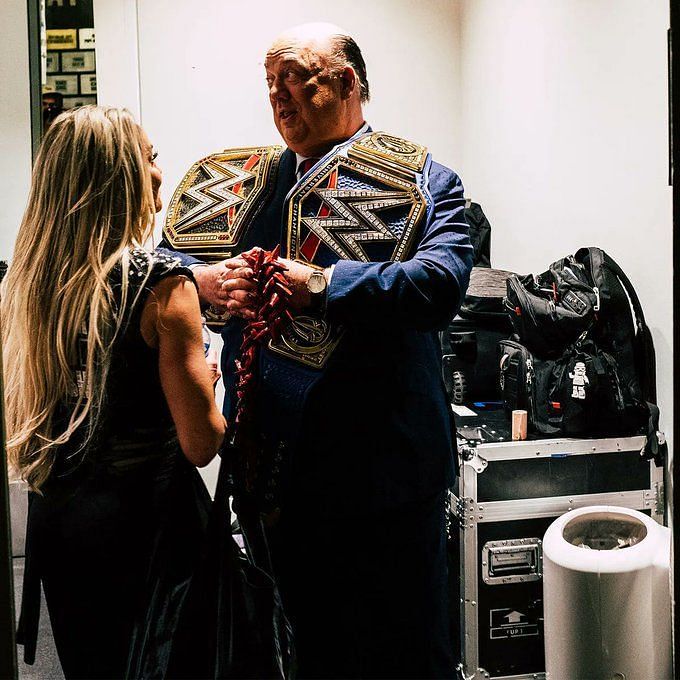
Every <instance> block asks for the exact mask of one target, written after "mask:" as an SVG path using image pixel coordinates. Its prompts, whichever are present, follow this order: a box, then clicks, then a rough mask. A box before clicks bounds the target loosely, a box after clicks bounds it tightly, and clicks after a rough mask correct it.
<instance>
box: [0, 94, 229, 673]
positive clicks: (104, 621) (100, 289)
mask: <svg viewBox="0 0 680 680" xmlns="http://www.w3.org/2000/svg"><path fill="white" fill-rule="evenodd" d="M155 157H156V154H155V153H154V152H153V149H152V146H151V144H150V142H149V140H148V138H147V136H146V135H145V133H144V132H143V130H142V129H141V128H140V127H139V126H138V125H137V124H136V123H135V122H134V120H133V118H132V117H131V115H130V114H129V113H128V112H126V111H125V110H120V109H114V108H104V107H94V106H85V107H82V108H79V109H75V110H72V111H69V112H66V113H64V114H62V115H61V116H59V117H58V118H57V119H56V120H55V121H54V123H53V124H52V125H51V126H50V128H49V130H48V131H47V133H46V135H45V138H44V140H43V143H42V146H41V149H40V152H39V154H38V156H37V158H36V162H35V168H34V172H33V179H32V186H31V191H30V196H29V200H28V207H27V210H26V214H25V215H24V218H23V221H22V224H21V228H20V231H19V235H18V238H17V242H16V247H15V251H14V258H13V261H12V264H11V266H10V269H9V272H8V274H7V277H6V279H5V282H4V284H3V289H2V303H1V317H2V340H3V355H4V378H5V405H6V418H7V436H8V441H7V447H8V455H9V459H10V464H11V465H12V467H13V468H14V470H15V472H16V473H17V474H18V475H20V476H21V477H22V478H23V479H25V480H26V481H27V482H28V484H29V485H30V489H31V491H32V494H31V501H30V509H29V521H28V535H27V561H26V573H25V586H24V601H23V603H22V616H21V622H20V630H19V638H20V640H21V641H22V642H23V644H24V645H25V649H24V653H25V657H26V660H27V661H28V662H29V663H30V662H32V659H33V657H34V654H35V636H36V631H37V623H38V620H37V615H38V608H39V597H40V582H41V581H42V584H43V588H44V592H45V597H46V600H47V606H48V610H49V614H50V620H51V623H52V629H53V632H54V639H55V643H56V647H57V651H58V654H59V658H60V661H61V664H62V667H63V670H64V674H65V675H66V677H67V678H120V677H122V676H123V675H124V674H125V669H126V664H127V657H128V650H129V646H130V637H131V634H132V631H133V627H134V625H135V622H136V621H137V622H138V621H139V619H140V617H141V616H142V615H143V613H144V612H147V611H151V612H152V613H151V615H152V616H156V615H160V612H162V614H163V616H165V617H167V618H166V619H164V621H165V622H166V624H167V625H168V626H171V624H172V621H173V612H174V611H176V610H177V608H178V607H179V603H180V601H181V596H182V593H183V588H184V586H185V585H186V582H187V579H188V578H189V575H190V573H191V569H192V565H193V563H194V560H195V555H196V553H197V550H198V543H199V541H200V538H201V533H202V531H203V527H204V521H205V516H206V512H207V508H208V505H209V498H208V497H207V493H206V491H205V487H204V486H203V484H202V482H201V480H200V478H199V476H198V473H197V470H196V468H195V466H202V465H206V464H207V463H208V462H209V461H210V460H211V459H212V458H213V457H214V455H215V453H216V451H217V449H218V447H219V445H220V443H221V441H222V439H223V436H224V431H225V422H224V419H223V417H222V415H221V414H220V413H219V411H218V409H217V408H216V406H215V401H214V395H213V386H212V377H211V374H210V371H209V369H208V367H207V365H206V362H205V359H204V354H203V344H202V336H201V321H200V313H199V303H198V295H197V290H196V286H195V284H194V281H193V277H192V274H191V272H190V271H189V270H187V269H185V268H184V267H182V266H180V265H179V264H178V263H177V262H176V261H175V260H173V259H172V258H170V257H167V256H163V255H159V254H157V253H152V252H150V251H147V250H144V249H143V247H142V244H144V243H145V242H146V241H147V239H148V237H149V236H150V234H151V232H152V229H153V223H154V213H155V211H157V210H158V209H159V208H160V207H161V203H160V198H159V187H160V182H161V173H160V170H159V169H158V167H157V166H156V164H155V160H154V159H155ZM152 564H153V565H155V566H154V567H153V569H154V570H155V571H153V572H151V573H150V572H149V569H150V566H151V565H152ZM149 577H151V581H150V582H149V581H148V579H149ZM149 583H150V586H151V589H149ZM154 611H155V613H154ZM167 633H168V637H169V636H170V633H171V631H170V630H168V631H167ZM162 642H163V641H159V654H161V653H162V652H161V649H162Z"/></svg>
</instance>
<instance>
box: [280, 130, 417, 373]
mask: <svg viewBox="0 0 680 680" xmlns="http://www.w3.org/2000/svg"><path fill="white" fill-rule="evenodd" d="M429 162H430V156H429V154H428V153H427V149H426V148H425V147H423V146H420V145H419V144H414V143H412V142H408V141H406V140H404V139H401V138H399V137H394V136H392V135H388V134H386V133H384V132H372V133H369V134H368V135H365V136H363V137H360V138H359V139H357V140H354V141H351V142H347V143H345V144H344V145H341V146H339V147H336V148H335V149H333V150H332V151H331V152H330V153H329V154H328V155H326V156H325V157H324V158H322V159H321V160H320V161H319V162H318V163H317V164H316V165H315V166H314V167H313V168H312V169H311V170H310V171H309V172H308V173H307V174H306V175H305V176H304V177H303V178H302V180H301V181H300V182H299V183H298V184H297V185H296V186H295V187H294V189H293V191H292V192H291V193H290V194H289V196H288V198H287V203H286V208H285V209H286V211H287V224H288V233H287V243H286V246H287V256H288V257H289V258H290V259H294V260H297V261H298V262H302V263H304V264H306V265H309V266H312V267H318V268H320V269H323V268H326V267H329V266H331V265H332V264H334V263H336V262H337V261H338V260H355V261H358V262H387V261H402V260H405V259H407V258H408V257H410V255H411V253H412V250H413V244H414V241H415V239H416V237H417V235H418V233H419V227H420V225H421V223H422V221H423V220H424V219H425V217H426V214H427V210H428V201H430V199H429V194H428V192H427V190H426V187H425V182H426V178H425V175H424V174H423V173H424V171H425V169H426V168H427V167H429ZM342 333H343V329H342V327H341V326H339V325H337V324H331V323H330V322H329V321H328V320H327V319H325V318H324V317H323V315H321V314H312V313H308V312H305V313H304V314H299V315H297V316H295V317H294V319H293V321H292V322H291V323H290V324H289V325H288V326H287V328H286V330H285V331H284V332H283V333H282V334H281V336H280V337H279V338H278V339H277V340H275V341H274V340H272V341H270V342H269V349H270V350H271V351H272V352H275V353H276V354H278V355H283V356H285V357H288V358H289V359H292V360H294V361H296V362H299V363H301V364H304V365H306V366H309V367H312V368H316V369H320V368H322V367H323V366H324V365H325V364H326V362H327V361H328V358H329V356H330V355H331V353H332V352H333V350H334V349H335V347H336V346H337V345H338V343H339V342H340V338H341V337H342Z"/></svg>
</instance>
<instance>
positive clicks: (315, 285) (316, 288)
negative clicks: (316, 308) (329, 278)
mask: <svg viewBox="0 0 680 680" xmlns="http://www.w3.org/2000/svg"><path fill="white" fill-rule="evenodd" d="M307 289H308V290H309V292H310V293H311V294H312V295H319V294H320V293H323V292H324V291H325V290H326V277H325V276H324V275H323V274H322V273H321V272H314V273H313V274H312V275H311V276H310V277H309V279H307Z"/></svg>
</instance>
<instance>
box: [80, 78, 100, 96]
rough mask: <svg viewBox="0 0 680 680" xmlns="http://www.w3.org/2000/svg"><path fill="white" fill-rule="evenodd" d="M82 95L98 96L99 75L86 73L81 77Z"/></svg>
mask: <svg viewBox="0 0 680 680" xmlns="http://www.w3.org/2000/svg"><path fill="white" fill-rule="evenodd" d="M80 93H81V94H97V74H96V73H85V74H83V75H82V76H80Z"/></svg>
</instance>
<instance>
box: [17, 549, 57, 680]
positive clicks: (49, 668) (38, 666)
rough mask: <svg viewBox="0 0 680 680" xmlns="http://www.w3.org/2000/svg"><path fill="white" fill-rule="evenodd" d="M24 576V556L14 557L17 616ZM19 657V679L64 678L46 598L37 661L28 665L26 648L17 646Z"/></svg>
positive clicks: (49, 679) (41, 615)
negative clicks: (25, 655)
mask: <svg viewBox="0 0 680 680" xmlns="http://www.w3.org/2000/svg"><path fill="white" fill-rule="evenodd" d="M23 577H24V559H23V557H15V558H14V600H15V602H16V611H17V616H18V615H19V605H20V603H21V585H22V582H23ZM17 657H18V659H19V679H20V680H64V674H63V673H62V672H61V667H60V665H59V659H58V658H57V650H56V649H55V648H54V640H53V639H52V629H51V628H50V617H49V616H48V614H47V608H46V607H45V600H44V599H43V601H42V606H41V610H40V628H39V629H38V649H37V652H36V655H35V663H34V664H33V665H32V666H28V665H27V664H25V663H24V662H23V658H24V648H23V647H21V646H19V647H18V648H17Z"/></svg>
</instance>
